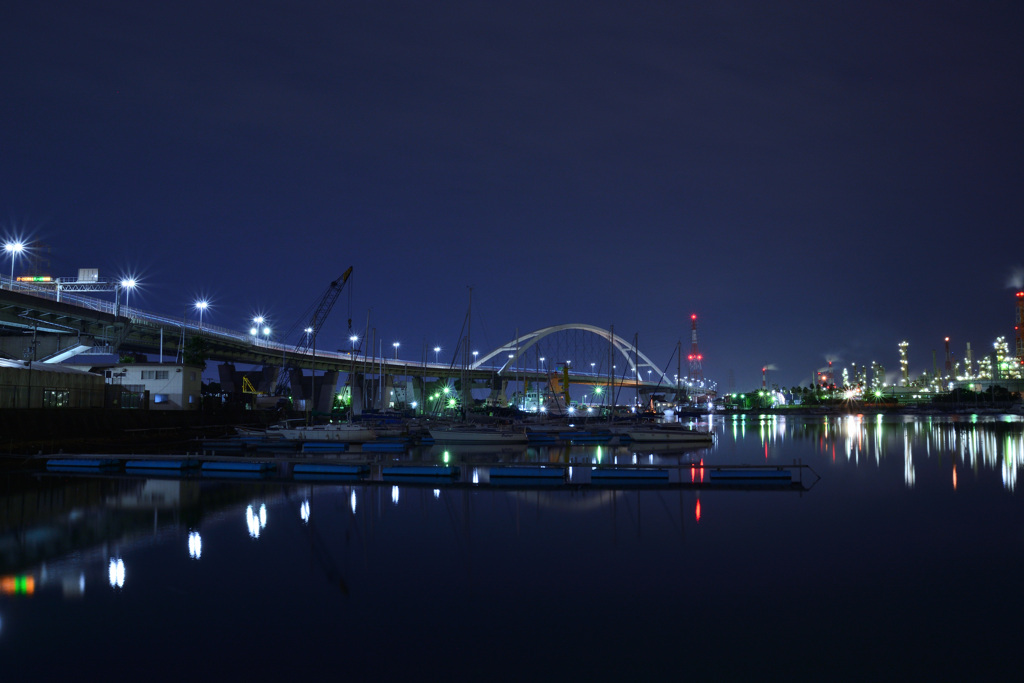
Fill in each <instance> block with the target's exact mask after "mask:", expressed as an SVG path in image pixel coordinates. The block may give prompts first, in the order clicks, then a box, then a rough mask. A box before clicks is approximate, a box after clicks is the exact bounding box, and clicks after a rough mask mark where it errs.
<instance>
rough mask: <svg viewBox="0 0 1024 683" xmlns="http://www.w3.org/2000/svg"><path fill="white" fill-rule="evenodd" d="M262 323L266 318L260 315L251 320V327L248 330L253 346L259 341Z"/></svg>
mask: <svg viewBox="0 0 1024 683" xmlns="http://www.w3.org/2000/svg"><path fill="white" fill-rule="evenodd" d="M264 322H266V318H264V317H263V316H262V315H258V316H256V317H255V318H253V319H252V327H251V328H250V329H249V334H251V335H252V337H253V343H254V344H255V343H256V342H258V341H259V339H260V328H261V327H262V326H263V323H264ZM269 330H270V328H267V331H268V334H269Z"/></svg>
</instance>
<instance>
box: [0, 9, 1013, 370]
mask: <svg viewBox="0 0 1024 683" xmlns="http://www.w3.org/2000/svg"><path fill="white" fill-rule="evenodd" d="M1022 36H1024V4H1022V3H1020V2H1019V1H1018V2H992V3H975V2H947V1H941V0H940V1H937V2H928V3H924V2H913V3H908V2H895V3H893V2H873V1H867V2H857V3H815V2H804V3H799V2H772V3H765V2H761V1H749V2H715V3H691V2H609V1H606V0H588V1H586V2H557V1H552V0H547V1H545V2H532V1H521V2H489V1H486V0H478V1H476V2H442V3H430V2H407V1H405V0H399V1H395V2H389V1H385V0H376V1H374V2H360V1H347V2H326V1H325V2H305V1H302V0H299V1H294V2H288V3H284V2H267V1H261V0H248V1H246V2H237V1H235V0H222V1H220V2H202V3H200V2H192V1H191V0H179V1H177V2H173V3H146V2H121V1H107V2H102V1H101V2H50V1H48V0H38V1H36V2H30V3H17V4H11V5H5V6H4V8H3V9H0V59H2V62H3V67H2V68H0V235H2V236H4V237H13V236H17V237H22V238H25V239H27V240H29V241H30V242H31V243H32V246H34V247H36V248H37V249H38V247H39V245H40V244H45V245H48V246H49V252H48V254H47V258H48V259H49V265H48V267H47V270H48V271H49V272H48V273H47V274H51V275H54V276H73V275H75V274H76V273H77V269H78V268H83V267H92V268H99V269H100V275H101V276H107V277H121V276H122V275H124V274H128V273H131V274H134V275H136V276H137V277H138V278H139V280H140V282H141V286H140V288H139V289H138V290H137V291H136V292H134V293H133V294H132V299H131V304H132V305H133V306H137V307H139V308H142V309H146V310H152V311H155V312H160V313H164V314H168V315H179V316H180V315H181V313H182V311H183V310H185V309H186V308H188V307H190V306H191V303H192V302H193V301H195V300H196V298H198V297H200V296H208V297H209V298H210V299H211V301H212V304H211V308H210V310H209V311H207V313H206V314H205V318H204V320H205V322H207V323H210V324H213V325H218V326H223V327H228V328H232V329H237V330H239V331H243V330H247V329H248V326H249V324H248V321H249V320H250V319H251V317H252V315H253V314H254V313H256V312H262V313H264V314H265V315H266V316H267V317H268V318H269V319H270V321H271V324H272V325H274V326H275V327H276V328H277V329H282V330H283V329H284V328H288V327H291V326H292V325H293V324H294V323H295V322H297V316H298V315H299V314H300V313H301V312H302V311H304V310H306V309H307V308H308V307H309V306H310V305H311V304H312V303H313V302H314V301H315V300H316V299H317V298H318V297H319V296H320V295H321V294H322V292H323V291H324V290H325V288H326V287H327V286H328V285H329V283H330V282H331V281H332V280H334V279H335V278H337V277H338V276H339V275H340V274H341V273H342V272H343V271H344V270H345V269H346V268H347V267H348V266H353V267H354V271H353V276H352V279H351V281H350V283H349V288H348V291H346V293H345V294H344V295H343V297H342V298H341V300H339V302H338V304H337V305H336V307H335V309H334V311H333V312H332V314H331V317H330V318H329V320H328V322H327V325H326V326H325V328H324V332H323V333H321V340H320V342H319V345H320V346H321V347H322V348H334V347H337V348H344V347H346V346H347V341H346V339H347V335H348V332H347V320H346V319H347V318H348V317H349V316H350V315H351V317H352V319H353V323H352V324H353V328H356V330H357V331H358V332H359V333H362V331H363V329H364V327H365V326H366V322H367V316H368V315H369V320H370V326H371V327H373V328H376V330H377V333H378V336H379V338H380V339H381V340H383V341H384V344H385V347H386V348H390V345H391V342H392V341H399V342H401V343H402V347H401V349H402V354H401V355H402V356H403V357H409V358H410V359H415V360H418V359H420V358H421V357H422V355H423V348H424V346H425V345H426V346H428V347H430V348H433V346H435V345H437V344H439V345H441V346H442V347H444V348H445V349H446V350H448V351H450V350H451V349H453V348H454V346H455V343H456V341H457V338H458V335H459V331H460V329H461V327H462V323H463V319H464V316H465V313H466V309H467V306H468V303H469V288H470V287H472V292H473V339H474V341H473V346H474V347H475V348H478V349H479V350H480V351H481V352H486V351H489V350H490V349H492V348H494V347H496V346H498V345H499V344H501V343H503V342H505V341H508V340H509V339H511V338H512V337H513V336H514V334H515V332H516V330H517V329H518V330H519V331H521V332H526V331H532V330H535V329H538V328H541V327H545V326H548V325H555V324H562V323H573V322H577V323H588V324H592V325H596V326H599V327H602V328H607V327H608V326H610V325H614V326H615V331H616V332H617V333H618V334H620V335H621V336H624V337H627V338H632V337H633V335H634V334H636V335H638V338H639V343H640V347H641V349H642V350H643V351H644V352H645V353H647V355H648V356H650V357H651V359H652V360H654V361H655V362H657V363H659V364H661V363H664V364H666V365H668V364H669V361H670V358H671V357H672V354H673V353H674V351H675V348H676V344H677V342H678V341H680V340H682V343H683V348H684V353H685V351H686V350H687V349H688V347H689V340H690V329H689V322H690V321H689V318H690V314H691V313H696V314H697V315H698V316H699V336H700V345H701V350H702V351H703V353H704V355H705V362H704V372H705V375H706V376H708V377H710V378H713V379H716V380H717V381H718V384H719V388H720V389H730V388H735V389H737V390H744V389H752V388H755V387H758V386H760V383H761V368H762V366H764V365H765V364H770V365H771V366H772V367H773V368H774V369H773V370H772V371H771V373H770V374H769V381H770V382H778V383H780V384H784V385H787V386H788V385H791V384H796V383H804V384H806V383H808V382H809V381H810V379H811V375H812V373H813V371H814V370H816V369H817V368H819V367H821V366H822V365H824V364H825V363H826V361H827V359H829V358H832V359H835V360H836V361H838V362H839V363H849V362H851V361H855V362H858V363H870V362H871V361H878V362H880V363H882V364H883V365H884V366H885V367H886V369H887V370H888V371H889V373H890V375H892V376H894V375H895V374H896V372H897V371H898V367H899V364H898V355H897V344H898V343H899V342H900V341H902V340H904V339H905V340H907V341H909V342H910V363H911V371H912V373H914V374H916V373H917V372H919V371H921V370H927V369H930V368H931V351H932V349H937V350H938V353H939V358H940V367H941V359H942V357H943V350H942V349H943V342H942V340H943V337H945V336H949V337H951V338H952V347H953V351H954V354H955V355H956V356H957V357H961V356H962V355H963V348H964V342H971V345H972V347H973V349H974V353H975V358H977V357H978V356H979V355H980V354H981V353H982V352H988V351H990V350H991V348H992V341H993V340H994V339H995V337H996V336H998V335H1005V336H1007V337H1008V338H1011V346H1012V335H1013V324H1014V296H1013V294H1014V291H1015V290H1014V289H1013V288H1012V287H1014V286H1020V283H1017V284H1016V285H1015V284H1014V283H1013V280H1014V278H1015V277H1019V276H1020V274H1021V273H1022V272H1024V236H1022V226H1024V220H1022V219H1024V126H1022V122H1024V40H1022ZM0 256H3V258H2V261H0V269H2V270H3V272H4V273H5V274H6V273H8V272H9V271H8V269H9V267H10V262H9V260H8V259H7V258H6V254H0ZM18 270H19V271H20V269H18ZM16 274H17V273H16ZM193 315H194V314H193ZM430 355H431V359H432V356H433V354H432V352H431V354H430ZM671 364H672V366H673V367H674V365H675V361H674V360H672V361H671ZM730 378H731V379H730Z"/></svg>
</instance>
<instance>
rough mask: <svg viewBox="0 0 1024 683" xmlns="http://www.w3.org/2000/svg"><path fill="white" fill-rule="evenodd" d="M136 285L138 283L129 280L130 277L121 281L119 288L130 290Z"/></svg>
mask: <svg viewBox="0 0 1024 683" xmlns="http://www.w3.org/2000/svg"><path fill="white" fill-rule="evenodd" d="M136 284H138V283H137V282H135V280H134V279H132V278H130V277H128V278H125V279H123V280H121V286H122V287H124V288H125V289H131V288H132V287H134V286H135V285H136Z"/></svg>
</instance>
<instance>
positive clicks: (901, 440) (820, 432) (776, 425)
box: [720, 415, 1024, 491]
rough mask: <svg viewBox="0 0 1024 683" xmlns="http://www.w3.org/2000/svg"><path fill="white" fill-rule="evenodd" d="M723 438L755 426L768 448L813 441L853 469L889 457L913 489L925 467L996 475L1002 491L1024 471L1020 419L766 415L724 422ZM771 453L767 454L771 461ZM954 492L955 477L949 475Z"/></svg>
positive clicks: (737, 436)
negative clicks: (894, 459)
mask: <svg viewBox="0 0 1024 683" xmlns="http://www.w3.org/2000/svg"><path fill="white" fill-rule="evenodd" d="M720 419H721V421H722V423H723V424H724V427H723V428H722V433H723V434H726V435H731V436H732V438H733V439H734V440H735V441H737V442H742V441H744V440H745V439H746V436H747V431H748V430H749V429H750V428H752V427H753V423H756V427H757V434H758V439H759V440H760V442H761V444H762V445H764V446H766V447H771V449H775V448H777V447H783V448H784V446H785V443H786V440H787V439H790V440H792V439H800V440H807V439H813V441H814V443H815V444H816V449H815V450H816V451H817V453H818V454H819V455H823V456H826V457H827V458H831V459H832V460H833V461H834V460H835V459H836V458H845V459H846V460H847V461H848V462H851V463H853V464H854V465H869V464H870V465H873V466H876V467H877V466H880V465H881V463H882V462H883V461H884V460H885V459H886V458H889V457H898V458H902V459H903V472H904V483H905V484H906V486H907V488H913V487H914V485H915V482H916V476H915V472H916V468H917V467H919V466H921V465H922V463H927V462H934V464H935V466H942V467H950V468H953V469H955V467H956V463H957V462H959V463H960V464H961V465H962V466H963V467H964V468H965V469H968V470H970V471H972V472H978V471H979V470H982V469H988V470H993V471H998V472H999V474H1000V477H1001V479H1002V483H1003V486H1004V487H1005V488H1006V489H1007V490H1009V491H1014V490H1016V486H1017V472H1018V470H1019V469H1021V468H1022V467H1024V421H1022V419H1021V418H1020V417H1017V416H992V417H979V416H978V415H971V416H953V417H948V416H944V417H927V418H909V417H903V416H897V417H891V418H885V417H884V416H882V415H873V416H864V415H847V416H842V417H823V418H820V419H817V420H815V419H809V418H803V419H796V420H793V419H790V420H789V422H788V423H787V419H786V416H780V415H763V416H760V417H759V418H756V419H741V418H739V417H738V416H737V417H731V418H730V417H727V418H720ZM771 449H766V451H765V453H766V454H767V455H766V457H767V458H771V455H772V453H771ZM950 482H951V485H952V486H953V488H955V482H956V479H955V477H952V476H951V479H950Z"/></svg>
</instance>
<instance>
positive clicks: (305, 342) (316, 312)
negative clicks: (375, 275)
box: [274, 266, 352, 396]
mask: <svg viewBox="0 0 1024 683" xmlns="http://www.w3.org/2000/svg"><path fill="white" fill-rule="evenodd" d="M351 274H352V266H349V267H348V270H346V271H345V272H344V273H342V274H341V276H340V277H339V278H338V279H337V280H335V281H334V282H332V283H331V284H330V285H328V286H327V289H326V290H325V291H324V293H323V294H322V295H321V296H320V298H319V299H318V300H317V302H316V303H315V304H313V305H312V306H310V307H309V308H308V309H306V312H305V313H303V314H302V317H301V318H300V319H299V320H300V322H299V323H297V324H296V325H295V326H293V327H292V330H290V331H289V333H288V334H286V335H285V336H286V337H287V336H289V335H290V334H291V332H292V331H294V330H295V328H296V327H298V326H299V324H301V322H302V321H305V320H309V325H308V329H309V332H304V333H303V335H302V337H300V341H299V342H298V343H297V344H296V345H295V350H294V351H293V356H298V355H304V354H306V353H307V352H308V351H309V349H310V347H313V349H314V350H315V349H316V346H315V344H316V335H317V332H319V331H320V328H321V327H322V326H323V324H324V321H325V320H326V319H327V314H328V313H330V312H331V309H332V308H334V303H335V302H336V301H337V300H338V297H339V296H340V295H341V290H343V289H344V288H345V283H346V282H348V278H349V276H350V275H351ZM307 316H308V317H307ZM288 367H289V364H288V361H287V358H284V359H283V360H282V364H281V370H280V372H279V373H278V375H277V382H276V384H275V388H274V394H275V395H276V396H281V395H283V394H284V393H285V392H286V389H287V388H288V385H289V384H290V380H289V377H288V375H289V369H288Z"/></svg>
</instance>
